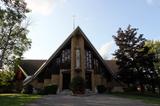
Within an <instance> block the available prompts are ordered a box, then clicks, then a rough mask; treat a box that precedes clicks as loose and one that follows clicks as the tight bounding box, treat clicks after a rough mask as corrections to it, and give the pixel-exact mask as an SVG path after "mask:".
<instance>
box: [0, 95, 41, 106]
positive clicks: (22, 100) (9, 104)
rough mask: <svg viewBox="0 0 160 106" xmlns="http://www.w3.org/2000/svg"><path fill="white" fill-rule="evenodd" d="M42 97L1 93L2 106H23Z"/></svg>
mask: <svg viewBox="0 0 160 106" xmlns="http://www.w3.org/2000/svg"><path fill="white" fill-rule="evenodd" d="M40 97H41V96H39V95H27V94H0V106H23V105H25V104H26V103H29V102H31V101H33V100H35V99H38V98H40Z"/></svg>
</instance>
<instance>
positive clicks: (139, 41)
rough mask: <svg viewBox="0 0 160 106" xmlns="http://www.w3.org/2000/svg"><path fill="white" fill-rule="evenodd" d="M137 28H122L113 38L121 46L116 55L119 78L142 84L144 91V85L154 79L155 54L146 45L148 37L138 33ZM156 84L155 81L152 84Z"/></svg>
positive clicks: (128, 82) (127, 81) (133, 83)
mask: <svg viewBox="0 0 160 106" xmlns="http://www.w3.org/2000/svg"><path fill="white" fill-rule="evenodd" d="M137 30H138V29H137V28H131V26H130V25H129V26H128V28H127V29H126V30H122V29H121V28H120V29H119V30H118V32H117V35H114V36H113V38H114V40H115V42H116V45H117V46H118V47H119V48H118V49H117V50H116V51H115V53H114V55H115V57H116V59H117V64H118V65H119V69H120V72H119V76H118V77H119V78H120V79H121V80H122V81H123V82H125V83H127V84H128V86H130V85H137V84H138V85H140V86H141V90H142V91H143V89H144V87H143V85H144V84H146V83H149V82H150V81H151V79H153V78H154V77H153V75H152V74H154V75H155V72H154V65H153V61H154V59H155V58H154V56H155V55H154V54H153V53H149V50H150V48H149V47H146V46H145V41H146V39H145V38H143V35H142V34H139V35H138V34H137ZM152 82H153V81H152ZM152 85H154V83H153V84H152Z"/></svg>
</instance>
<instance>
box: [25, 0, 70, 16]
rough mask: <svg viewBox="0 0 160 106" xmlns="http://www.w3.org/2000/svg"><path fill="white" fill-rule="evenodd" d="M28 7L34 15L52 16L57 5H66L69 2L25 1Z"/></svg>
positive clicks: (63, 0)
mask: <svg viewBox="0 0 160 106" xmlns="http://www.w3.org/2000/svg"><path fill="white" fill-rule="evenodd" d="M25 1H26V3H27V7H28V8H29V9H31V10H32V12H33V13H38V14H41V15H50V14H51V13H52V12H53V10H54V8H55V7H56V6H57V4H64V3H66V2H67V0H25Z"/></svg>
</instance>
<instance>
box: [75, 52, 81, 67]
mask: <svg viewBox="0 0 160 106" xmlns="http://www.w3.org/2000/svg"><path fill="white" fill-rule="evenodd" d="M80 63H81V53H80V49H76V68H80V65H81V64H80Z"/></svg>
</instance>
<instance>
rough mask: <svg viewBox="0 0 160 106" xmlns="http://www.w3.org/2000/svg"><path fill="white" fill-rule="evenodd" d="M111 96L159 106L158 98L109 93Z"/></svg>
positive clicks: (134, 94)
mask: <svg viewBox="0 0 160 106" xmlns="http://www.w3.org/2000/svg"><path fill="white" fill-rule="evenodd" d="M111 95H113V96H118V97H123V98H129V99H136V100H141V101H143V102H144V103H147V104H157V105H158V106H160V96H153V95H146V94H139V93H111Z"/></svg>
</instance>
